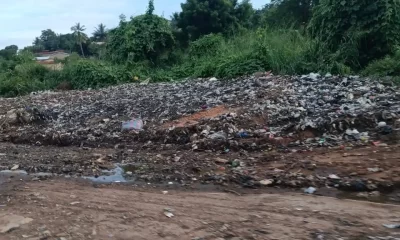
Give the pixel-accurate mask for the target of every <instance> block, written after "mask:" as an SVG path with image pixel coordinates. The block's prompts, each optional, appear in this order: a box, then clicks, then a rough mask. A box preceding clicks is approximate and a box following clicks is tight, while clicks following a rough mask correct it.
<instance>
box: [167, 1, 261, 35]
mask: <svg viewBox="0 0 400 240" xmlns="http://www.w3.org/2000/svg"><path fill="white" fill-rule="evenodd" d="M181 8H182V11H181V12H180V13H175V14H174V15H173V21H174V22H176V26H177V27H178V28H179V29H181V30H182V32H183V33H184V34H186V35H187V36H188V39H190V40H196V39H198V38H199V37H201V36H203V35H207V34H210V33H230V32H231V31H232V30H234V29H235V28H237V27H238V26H240V25H246V24H247V23H249V20H250V18H251V16H250V15H251V14H252V13H253V11H254V10H253V7H252V5H251V4H250V2H249V1H247V0H246V1H242V2H241V3H238V1H237V0H213V1H206V0H187V1H186V2H185V3H182V4H181Z"/></svg>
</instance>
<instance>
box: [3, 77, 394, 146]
mask: <svg viewBox="0 0 400 240" xmlns="http://www.w3.org/2000/svg"><path fill="white" fill-rule="evenodd" d="M0 105H1V107H0V115H2V116H1V118H0V123H1V134H0V139H1V140H3V141H11V142H15V143H29V144H37V145H60V146H67V145H76V146H109V145H110V146H114V145H116V144H124V145H129V146H133V145H135V146H138V145H140V146H142V147H143V146H147V147H152V146H153V147H154V146H159V145H160V144H164V145H165V144H167V145H178V146H179V147H181V148H184V149H192V150H198V151H200V150H202V149H204V150H206V149H246V150H251V149H253V150H257V149H264V148H266V147H269V146H272V145H274V146H281V147H291V146H292V147H295V146H299V147H315V146H337V145H340V144H343V143H344V142H349V141H351V142H354V143H358V144H370V143H372V142H377V141H399V140H400V120H399V119H400V91H399V88H398V87H397V86H395V85H394V84H392V83H389V82H380V81H374V80H371V79H367V78H362V77H358V76H350V77H339V76H332V75H330V74H327V75H325V76H321V75H319V74H313V73H312V74H309V75H304V76H272V75H268V74H265V75H257V76H250V77H241V78H237V79H232V80H218V79H215V78H212V79H195V80H187V81H183V82H176V83H154V84H152V83H151V84H147V85H140V84H125V85H120V86H115V87H109V88H104V89H100V90H90V89H89V90H86V91H67V92H39V93H34V94H31V95H29V96H24V97H20V98H12V99H0Z"/></svg>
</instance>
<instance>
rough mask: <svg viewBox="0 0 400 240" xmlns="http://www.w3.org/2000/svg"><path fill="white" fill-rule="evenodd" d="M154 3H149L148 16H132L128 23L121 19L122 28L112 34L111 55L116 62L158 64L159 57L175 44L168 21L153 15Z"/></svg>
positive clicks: (114, 30) (109, 53) (108, 45)
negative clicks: (127, 61)
mask: <svg viewBox="0 0 400 240" xmlns="http://www.w3.org/2000/svg"><path fill="white" fill-rule="evenodd" d="M153 4H154V3H153V1H149V7H148V10H147V11H146V14H143V15H139V16H137V17H132V18H131V20H130V21H129V22H125V21H123V20H122V19H121V21H120V24H119V27H117V28H115V29H113V30H111V31H110V33H109V40H108V44H107V52H108V54H107V55H108V56H109V57H110V58H111V59H112V61H114V62H119V63H120V62H123V61H126V60H129V61H133V62H139V61H144V60H147V61H149V62H151V63H152V64H157V61H158V60H159V58H160V56H162V55H163V54H165V53H166V52H167V51H169V50H170V49H172V47H173V46H174V44H175V40H174V36H173V34H172V29H171V25H170V23H169V21H168V20H167V19H165V18H162V17H159V16H157V15H154V14H153V12H154V5H153Z"/></svg>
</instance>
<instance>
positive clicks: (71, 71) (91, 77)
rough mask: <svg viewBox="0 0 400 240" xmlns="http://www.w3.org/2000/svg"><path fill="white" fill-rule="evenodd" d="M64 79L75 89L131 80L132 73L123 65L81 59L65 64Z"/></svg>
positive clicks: (98, 86)
mask: <svg viewBox="0 0 400 240" xmlns="http://www.w3.org/2000/svg"><path fill="white" fill-rule="evenodd" d="M63 78H64V80H66V81H68V82H70V83H71V85H72V87H73V88H75V89H84V88H100V87H105V86H109V85H113V84H118V83H122V82H127V81H129V80H130V74H129V73H128V71H126V69H125V68H123V67H118V66H113V65H109V64H106V63H104V62H100V61H94V60H79V61H77V62H73V63H70V64H67V65H65V67H64V70H63Z"/></svg>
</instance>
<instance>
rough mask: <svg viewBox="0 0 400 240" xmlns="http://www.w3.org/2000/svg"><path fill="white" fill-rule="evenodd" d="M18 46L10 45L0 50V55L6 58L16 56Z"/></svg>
mask: <svg viewBox="0 0 400 240" xmlns="http://www.w3.org/2000/svg"><path fill="white" fill-rule="evenodd" d="M17 52H18V46H17V45H10V46H7V47H5V48H4V49H2V50H0V57H3V58H4V59H6V60H11V59H12V58H13V57H14V56H16V55H17Z"/></svg>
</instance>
